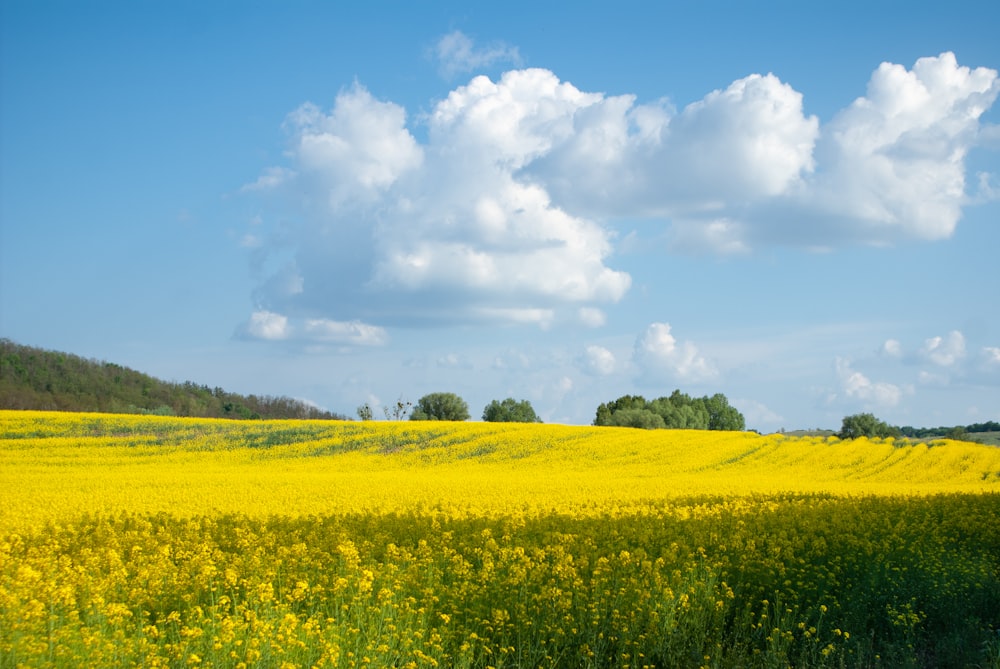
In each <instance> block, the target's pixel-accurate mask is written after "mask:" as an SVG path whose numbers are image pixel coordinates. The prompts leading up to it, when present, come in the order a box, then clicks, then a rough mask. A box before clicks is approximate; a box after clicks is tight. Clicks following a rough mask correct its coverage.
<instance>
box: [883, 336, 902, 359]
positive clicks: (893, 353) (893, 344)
mask: <svg viewBox="0 0 1000 669" xmlns="http://www.w3.org/2000/svg"><path fill="white" fill-rule="evenodd" d="M882 354H883V355H885V356H888V357H890V358H902V357H903V345H902V344H900V343H899V340H898V339H886V340H885V343H884V344H882Z"/></svg>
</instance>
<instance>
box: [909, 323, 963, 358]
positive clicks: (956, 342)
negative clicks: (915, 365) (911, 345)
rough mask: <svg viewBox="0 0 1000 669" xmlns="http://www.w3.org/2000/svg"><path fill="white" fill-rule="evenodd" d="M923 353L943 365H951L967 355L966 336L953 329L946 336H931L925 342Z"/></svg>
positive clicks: (925, 356)
mask: <svg viewBox="0 0 1000 669" xmlns="http://www.w3.org/2000/svg"><path fill="white" fill-rule="evenodd" d="M920 353H921V355H922V356H923V357H924V358H925V359H927V360H929V361H930V362H932V363H934V364H935V365H940V366H941V367H951V366H953V365H955V364H956V363H957V362H959V361H960V360H961V359H962V358H964V357H965V337H964V336H963V335H962V333H961V332H959V331H958V330H952V331H951V332H949V333H948V334H947V335H946V336H944V337H931V338H930V339H928V340H926V341H925V342H924V346H923V348H922V349H921V351H920Z"/></svg>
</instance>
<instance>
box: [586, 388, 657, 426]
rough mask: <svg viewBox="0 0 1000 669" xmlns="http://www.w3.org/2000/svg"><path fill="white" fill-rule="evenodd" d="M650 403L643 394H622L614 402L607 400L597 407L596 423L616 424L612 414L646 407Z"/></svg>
mask: <svg viewBox="0 0 1000 669" xmlns="http://www.w3.org/2000/svg"><path fill="white" fill-rule="evenodd" d="M648 404H649V403H648V402H647V401H646V398H645V397H643V396H642V395H622V396H621V397H619V398H618V399H616V400H614V401H612V402H605V403H604V404H602V405H601V406H599V407H597V416H595V417H594V425H614V424H615V423H614V422H613V420H612V416H613V415H614V414H615V413H616V412H618V411H624V410H626V409H645V408H646V406H647V405H648Z"/></svg>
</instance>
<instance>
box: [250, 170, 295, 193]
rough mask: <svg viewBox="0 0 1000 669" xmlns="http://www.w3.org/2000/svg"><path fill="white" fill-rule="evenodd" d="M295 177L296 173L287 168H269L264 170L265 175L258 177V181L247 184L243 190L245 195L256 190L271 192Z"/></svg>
mask: <svg viewBox="0 0 1000 669" xmlns="http://www.w3.org/2000/svg"><path fill="white" fill-rule="evenodd" d="M294 177H295V173H294V172H293V171H292V170H290V169H288V168H286V167H269V168H267V169H265V170H264V173H263V174H261V175H260V176H259V177H257V180H256V181H254V182H253V183H249V184H246V185H245V186H243V188H242V189H241V190H242V191H243V192H245V193H246V192H252V191H255V190H261V191H263V190H271V189H274V188H277V187H279V186H281V185H282V184H284V183H285V182H286V181H288V180H289V179H292V178H294Z"/></svg>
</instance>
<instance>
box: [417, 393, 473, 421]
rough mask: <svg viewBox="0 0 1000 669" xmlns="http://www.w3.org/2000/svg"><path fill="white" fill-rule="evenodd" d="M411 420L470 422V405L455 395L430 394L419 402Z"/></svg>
mask: <svg viewBox="0 0 1000 669" xmlns="http://www.w3.org/2000/svg"><path fill="white" fill-rule="evenodd" d="M410 420H469V405H468V404H466V403H465V400H463V399H462V398H461V397H459V396H458V395H456V394H455V393H430V394H429V395H424V396H423V397H421V398H420V399H419V400H418V401H417V406H416V407H414V409H413V413H411V414H410Z"/></svg>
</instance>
